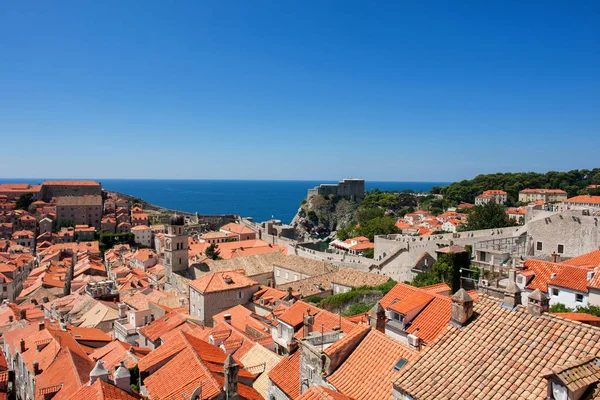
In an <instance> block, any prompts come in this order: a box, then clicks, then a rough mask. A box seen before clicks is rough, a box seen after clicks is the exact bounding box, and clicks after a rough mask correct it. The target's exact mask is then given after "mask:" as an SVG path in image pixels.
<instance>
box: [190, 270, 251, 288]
mask: <svg viewBox="0 0 600 400" xmlns="http://www.w3.org/2000/svg"><path fill="white" fill-rule="evenodd" d="M242 272H243V271H242ZM254 285H258V282H256V281H255V280H254V279H250V278H248V277H247V276H246V275H244V274H243V273H240V272H238V271H220V272H215V273H212V274H207V275H204V276H203V277H201V278H198V279H195V280H193V281H191V282H190V286H192V287H194V288H195V289H196V290H198V291H199V292H201V293H211V292H222V291H225V290H233V289H241V288H246V287H251V286H254Z"/></svg>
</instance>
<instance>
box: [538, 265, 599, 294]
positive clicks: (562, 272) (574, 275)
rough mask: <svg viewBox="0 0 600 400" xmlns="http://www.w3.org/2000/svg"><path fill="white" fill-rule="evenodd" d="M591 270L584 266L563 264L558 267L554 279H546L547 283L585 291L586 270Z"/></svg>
mask: <svg viewBox="0 0 600 400" xmlns="http://www.w3.org/2000/svg"><path fill="white" fill-rule="evenodd" d="M590 271H593V270H592V269H590V268H586V267H572V266H570V265H563V266H561V267H560V268H559V270H558V272H557V273H556V276H555V277H554V279H551V280H550V281H548V285H552V286H558V287H562V288H567V289H573V290H577V291H580V292H585V293H587V287H588V279H587V277H588V272H590Z"/></svg>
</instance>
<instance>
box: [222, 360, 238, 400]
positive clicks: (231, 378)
mask: <svg viewBox="0 0 600 400" xmlns="http://www.w3.org/2000/svg"><path fill="white" fill-rule="evenodd" d="M223 368H224V371H223V372H224V378H225V379H224V381H225V382H224V386H223V389H224V391H225V398H226V399H237V397H238V393H237V384H238V371H239V369H240V367H239V366H238V365H237V364H236V363H235V361H234V360H233V357H232V356H231V354H229V355H227V358H226V359H225V363H224V365H223Z"/></svg>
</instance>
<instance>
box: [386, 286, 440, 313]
mask: <svg viewBox="0 0 600 400" xmlns="http://www.w3.org/2000/svg"><path fill="white" fill-rule="evenodd" d="M417 293H425V294H428V293H427V292H426V291H424V290H421V289H419V288H417V287H414V286H411V285H408V284H406V283H402V282H398V283H397V284H396V285H395V286H394V287H393V288H392V290H390V291H389V292H388V293H387V294H386V295H385V296H383V298H382V299H381V300H380V301H379V303H380V304H381V306H382V307H383V308H384V309H387V308H388V307H389V306H390V305H391V304H392V302H394V300H400V301H402V300H404V299H407V298H408V297H410V296H412V295H414V294H417ZM429 295H430V294H429ZM430 296H431V295H430Z"/></svg>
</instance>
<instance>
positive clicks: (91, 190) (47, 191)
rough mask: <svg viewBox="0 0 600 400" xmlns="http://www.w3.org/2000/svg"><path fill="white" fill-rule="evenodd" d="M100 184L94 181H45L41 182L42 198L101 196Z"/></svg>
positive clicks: (48, 199) (46, 199)
mask: <svg viewBox="0 0 600 400" xmlns="http://www.w3.org/2000/svg"><path fill="white" fill-rule="evenodd" d="M101 195H102V185H100V184H99V183H98V182H94V181H45V182H44V183H43V184H42V199H43V200H44V201H50V200H51V199H52V198H53V197H62V196H101Z"/></svg>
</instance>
